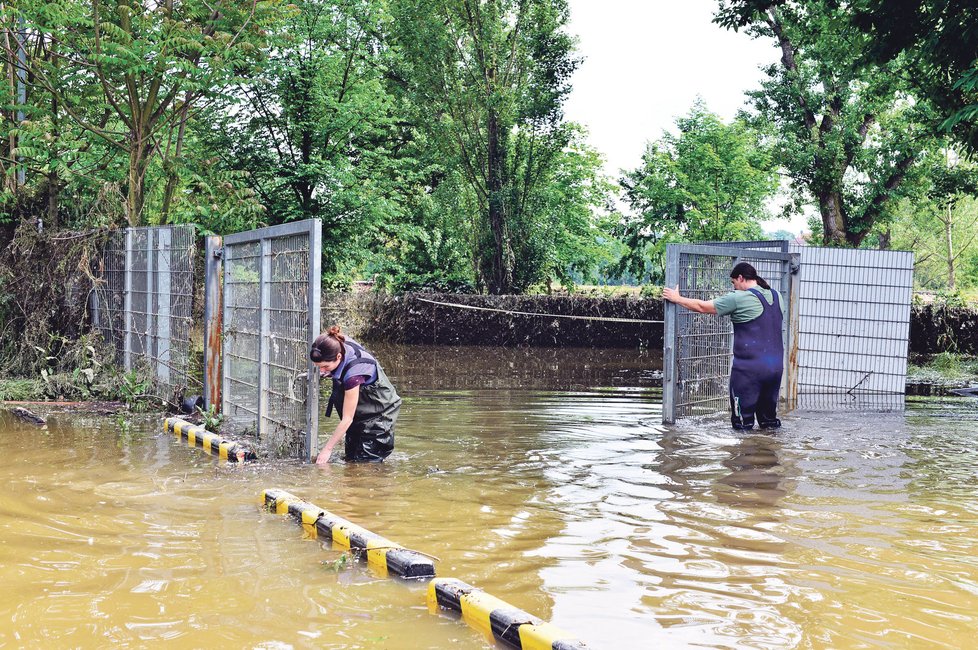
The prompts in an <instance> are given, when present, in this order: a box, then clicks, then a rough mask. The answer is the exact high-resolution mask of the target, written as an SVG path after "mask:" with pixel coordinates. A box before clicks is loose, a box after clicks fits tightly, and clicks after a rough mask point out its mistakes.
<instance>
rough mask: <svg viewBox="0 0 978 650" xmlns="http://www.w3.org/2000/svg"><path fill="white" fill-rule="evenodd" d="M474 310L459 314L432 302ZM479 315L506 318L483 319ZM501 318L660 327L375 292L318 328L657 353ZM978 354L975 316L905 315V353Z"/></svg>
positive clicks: (634, 329)
mask: <svg viewBox="0 0 978 650" xmlns="http://www.w3.org/2000/svg"><path fill="white" fill-rule="evenodd" d="M429 301H433V302H443V303H452V304H460V305H466V306H469V307H479V308H481V309H478V310H477V309H463V308H459V307H446V306H440V305H436V304H432V302H429ZM483 309H492V310H503V311H483ZM504 312H529V313H534V314H562V315H573V316H581V317H602V318H612V319H614V318H618V319H634V320H641V321H661V320H662V312H663V310H662V302H661V301H660V300H658V299H642V298H585V297H576V296H468V295H456V294H452V295H441V294H405V295H403V296H388V295H385V294H381V293H375V292H363V293H352V294H351V293H341V294H328V295H324V296H323V315H322V322H323V328H324V329H325V328H326V327H327V326H328V325H331V324H334V323H338V324H339V325H340V326H341V327H342V328H343V329H344V330H345V331H347V332H349V333H350V334H351V335H353V336H356V337H360V338H363V339H366V340H368V341H390V342H394V343H429V344H430V343H434V344H444V345H528V346H545V347H555V346H556V347H599V348H600V347H610V348H630V347H636V348H637V347H647V348H652V349H660V348H661V347H662V325H661V324H659V323H633V322H624V321H614V320H597V319H595V320H589V319H585V318H580V319H577V318H574V319H571V318H554V317H547V316H524V315H518V314H511V313H504ZM945 351H951V352H958V353H962V354H978V311H974V310H970V309H952V308H948V307H943V306H941V307H935V306H931V305H927V306H915V307H914V308H913V309H912V310H911V314H910V353H911V354H919V355H928V354H937V353H939V352H945Z"/></svg>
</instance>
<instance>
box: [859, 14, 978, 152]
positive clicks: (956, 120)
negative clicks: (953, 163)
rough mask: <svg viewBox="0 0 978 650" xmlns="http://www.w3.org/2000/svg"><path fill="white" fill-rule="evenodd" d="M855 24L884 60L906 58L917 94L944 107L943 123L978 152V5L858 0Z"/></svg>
mask: <svg viewBox="0 0 978 650" xmlns="http://www.w3.org/2000/svg"><path fill="white" fill-rule="evenodd" d="M851 4H852V10H853V11H852V15H853V18H854V22H855V24H856V25H857V26H858V27H860V28H861V29H863V30H864V31H866V32H867V33H868V34H869V35H870V36H871V38H872V46H871V48H870V49H869V52H868V55H869V57H870V58H871V59H872V60H874V61H876V62H877V63H879V64H883V65H885V64H887V63H888V62H890V61H893V60H896V59H899V58H905V59H906V60H907V64H908V66H909V67H910V69H911V71H912V74H910V75H909V77H908V78H909V82H910V84H911V85H912V87H913V88H914V94H917V95H920V96H924V97H927V99H928V100H929V101H931V102H932V103H934V104H935V105H936V106H937V107H938V109H939V112H940V113H939V114H940V118H941V119H942V122H941V124H940V126H941V128H942V129H943V130H945V131H947V132H950V133H952V134H954V135H955V136H956V138H957V139H958V141H959V142H961V143H963V144H964V145H965V146H966V147H968V148H969V149H970V151H971V152H972V153H975V152H978V29H975V25H976V24H978V5H975V3H974V2H973V1H972V0H940V1H936V0H901V1H900V2H892V1H889V2H884V1H883V0H856V1H855V2H852V3H851Z"/></svg>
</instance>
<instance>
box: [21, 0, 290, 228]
mask: <svg viewBox="0 0 978 650" xmlns="http://www.w3.org/2000/svg"><path fill="white" fill-rule="evenodd" d="M12 4H13V6H4V7H3V23H4V27H5V28H6V40H5V43H6V47H5V48H3V56H4V63H5V65H6V66H7V70H8V71H9V72H10V73H11V74H12V75H13V76H16V74H17V73H25V74H23V76H22V78H23V81H24V82H25V84H26V85H27V87H28V89H29V92H30V96H29V97H28V98H27V102H28V104H29V105H23V106H21V109H22V110H23V111H24V112H25V113H29V114H30V116H29V117H32V118H40V119H42V120H43V121H46V123H47V124H49V125H51V126H50V127H47V128H45V129H44V131H43V133H41V134H39V135H40V137H35V138H34V140H35V142H33V143H29V142H25V141H26V140H27V139H28V138H27V137H21V140H20V142H18V143H17V145H18V146H17V147H16V149H17V151H15V152H14V153H15V155H16V156H24V155H27V156H30V155H35V156H36V154H37V153H38V151H39V150H41V149H48V150H49V151H52V150H53V151H54V152H55V153H56V154H57V155H56V156H54V155H48V156H47V160H48V162H47V163H46V164H45V165H44V168H45V170H46V171H47V172H48V173H49V175H52V174H58V173H59V172H65V173H71V172H73V171H75V170H73V169H71V168H70V167H69V166H68V165H67V164H62V163H61V160H68V161H70V160H72V159H75V158H77V157H79V156H81V155H84V154H86V153H88V152H89V151H92V150H94V151H96V152H101V151H102V150H104V152H105V153H104V160H103V161H102V162H100V163H96V165H95V166H96V167H97V168H100V169H102V170H108V169H109V168H110V167H112V166H114V164H115V161H114V160H112V159H113V158H115V157H117V156H122V157H124V159H125V163H124V165H125V168H124V176H123V177H122V181H123V183H124V185H125V192H126V195H127V198H126V202H125V216H126V218H127V220H128V222H129V223H130V224H132V225H141V224H142V223H144V222H145V219H144V214H143V209H144V207H145V202H146V179H147V172H148V170H149V168H150V165H151V164H152V163H153V162H154V161H157V162H159V163H161V164H162V165H164V167H165V166H166V165H167V163H168V162H170V161H171V160H172V159H173V158H179V157H180V155H181V151H182V148H183V145H184V135H185V128H186V124H187V121H188V119H189V118H190V116H191V113H192V111H193V110H194V109H195V107H197V106H198V105H199V104H200V102H201V100H205V99H208V98H213V97H214V96H216V95H217V94H218V93H220V92H222V90H223V89H225V88H227V87H228V86H229V85H230V83H231V82H232V80H233V79H234V78H235V77H236V76H237V75H239V74H241V73H242V72H244V71H245V70H246V69H247V67H248V66H249V65H251V63H252V62H253V61H254V60H256V58H258V57H260V55H261V51H262V50H263V49H264V47H265V46H266V44H267V43H266V40H265V36H266V33H267V32H266V29H267V28H268V27H269V26H272V25H274V24H275V22H276V20H277V19H278V14H279V12H280V11H281V10H280V9H279V8H278V5H277V3H267V2H254V3H240V2H228V1H225V0H216V1H215V2H204V1H203V0H187V1H185V2H175V1H174V0H159V1H157V2H136V1H135V0H114V1H111V2H104V1H101V0H92V1H91V2H84V3H82V2H18V3H12ZM22 35H23V36H22ZM18 38H23V42H24V48H23V49H24V52H23V53H21V51H20V48H19V47H16V46H11V45H10V44H11V43H16V42H17V39H18ZM8 76H9V75H8ZM13 76H10V79H11V85H15V84H13V83H12V80H13ZM18 122H19V120H18ZM66 122H70V123H71V126H72V128H73V130H74V133H73V135H72V137H71V139H70V140H66V141H63V142H55V140H57V139H58V138H59V136H60V132H61V128H60V125H62V124H64V123H66ZM13 126H14V129H13V130H14V131H15V133H14V134H13V135H12V136H10V135H8V138H9V137H13V138H17V137H18V136H27V135H28V134H30V133H31V132H30V130H29V129H25V130H24V131H21V128H22V127H24V126H25V125H24V124H17V122H15V123H14V125H13ZM28 126H29V124H28ZM79 133H80V135H79ZM35 135H38V134H37V133H36V132H35ZM25 144H26V145H28V146H26V147H25ZM30 144H33V145H34V146H33V147H31V146H29V145H30ZM10 162H16V161H10ZM167 173H168V172H167ZM61 182H62V180H61V179H59V178H57V177H54V176H51V177H49V185H48V191H49V192H54V191H57V189H58V187H59V184H60V183H61ZM175 188H176V183H175V181H173V182H168V183H167V185H166V189H165V191H164V194H165V195H166V196H164V198H163V206H164V207H163V210H162V212H163V214H160V215H159V216H158V218H157V220H158V221H164V222H165V221H166V214H165V212H166V206H168V205H169V202H170V200H171V198H172V193H173V192H174V191H175Z"/></svg>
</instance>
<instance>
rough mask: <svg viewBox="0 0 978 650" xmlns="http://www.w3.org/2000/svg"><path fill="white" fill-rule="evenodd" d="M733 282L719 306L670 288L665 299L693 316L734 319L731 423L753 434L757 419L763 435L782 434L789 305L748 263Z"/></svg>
mask: <svg viewBox="0 0 978 650" xmlns="http://www.w3.org/2000/svg"><path fill="white" fill-rule="evenodd" d="M730 282H731V283H732V284H733V288H734V290H733V291H731V292H730V293H728V294H726V295H723V296H720V297H719V298H717V299H716V300H697V299H695V298H684V297H683V296H681V295H679V287H676V288H675V289H671V288H669V287H665V288H664V289H663V290H662V297H663V299H665V300H668V301H670V302H674V303H676V304H677V305H679V306H680V307H685V308H686V309H689V310H690V311H695V312H698V313H701V314H719V315H720V316H730V320H731V321H732V322H733V329H734V345H733V348H734V349H733V366H732V367H731V368H730V422H731V424H733V428H734V429H753V428H754V420H755V416H756V419H757V423H758V424H759V425H760V427H761V428H762V429H777V428H778V427H780V426H781V420H779V419H778V395H779V393H780V392H781V374H782V371H783V370H784V341H783V340H782V338H781V324H782V323H783V322H784V304H783V301H782V300H781V296H780V295H778V292H777V291H773V290H772V289H771V287H770V286H768V283H767V282H765V280H764V278H762V277H760V276H759V275H757V271H756V270H755V269H754V267H753V266H751V265H750V264H748V263H747V262H740V263H739V264H737V265H736V266H734V267H733V270H732V271H730Z"/></svg>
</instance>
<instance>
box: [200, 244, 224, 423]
mask: <svg viewBox="0 0 978 650" xmlns="http://www.w3.org/2000/svg"><path fill="white" fill-rule="evenodd" d="M222 244H223V241H222V239H221V237H218V236H210V237H207V238H206V240H205V251H204V408H205V409H210V408H211V406H214V408H215V410H217V411H218V412H220V411H221V384H222V376H221V370H222V368H221V342H222V339H223V336H222V332H221V329H222V328H221V313H222V310H221V307H222V303H223V298H222V293H221V292H222V287H221V276H222V275H223V266H224V263H223V259H222V257H223V247H222Z"/></svg>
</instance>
